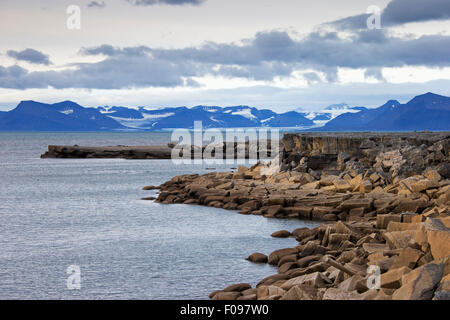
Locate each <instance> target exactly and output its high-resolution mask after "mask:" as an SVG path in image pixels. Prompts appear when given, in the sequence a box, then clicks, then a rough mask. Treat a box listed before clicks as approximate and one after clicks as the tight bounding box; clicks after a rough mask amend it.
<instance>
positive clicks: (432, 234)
mask: <svg viewBox="0 0 450 320" xmlns="http://www.w3.org/2000/svg"><path fill="white" fill-rule="evenodd" d="M414 239H415V241H416V242H417V243H418V244H419V245H421V246H428V245H429V246H430V249H431V254H432V255H433V258H434V259H439V258H442V257H446V256H449V255H450V229H449V228H447V227H446V226H445V224H444V223H442V221H441V220H439V219H433V218H427V220H426V221H425V222H422V223H421V224H420V226H419V228H418V230H417V231H416V233H415V237H414Z"/></svg>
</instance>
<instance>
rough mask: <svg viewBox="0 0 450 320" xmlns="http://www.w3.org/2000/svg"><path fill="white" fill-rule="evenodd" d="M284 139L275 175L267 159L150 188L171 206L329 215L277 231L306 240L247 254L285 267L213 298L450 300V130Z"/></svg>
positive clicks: (269, 215)
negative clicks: (314, 223)
mask: <svg viewBox="0 0 450 320" xmlns="http://www.w3.org/2000/svg"><path fill="white" fill-rule="evenodd" d="M281 142H282V145H283V148H282V149H283V150H282V152H281V157H282V161H281V165H280V167H279V170H278V171H277V172H276V173H274V174H273V175H270V176H269V175H264V174H262V172H263V171H262V169H265V168H267V167H268V166H270V164H262V163H258V164H256V165H254V166H253V167H251V168H246V167H239V169H238V170H237V172H222V173H215V172H213V173H208V174H205V175H201V176H200V175H182V176H177V177H174V178H173V179H171V180H170V181H168V182H166V183H164V184H162V185H161V186H158V187H151V186H150V187H146V189H153V188H157V189H159V190H160V193H159V194H158V197H157V199H156V201H157V202H160V203H163V204H172V203H185V204H197V205H206V206H212V207H217V208H224V209H228V210H237V211H238V212H239V213H241V214H253V215H262V216H264V217H266V218H281V219H288V218H290V219H314V220H322V221H324V224H322V225H321V226H319V227H316V228H314V229H307V228H301V229H296V230H293V231H292V232H289V231H286V230H282V231H280V232H276V233H275V234H273V236H275V237H289V236H291V237H295V239H296V240H297V241H298V245H297V246H295V247H293V248H282V249H280V250H276V251H275V252H272V253H270V254H268V255H266V254H264V253H254V254H251V255H250V256H249V257H248V258H247V259H248V260H249V261H252V262H255V263H269V264H271V265H273V266H276V267H277V268H278V269H277V273H276V274H274V275H272V276H269V277H267V278H265V279H262V280H261V281H260V282H259V284H258V285H257V286H256V287H255V288H252V287H251V286H250V285H249V284H246V283H239V284H234V285H231V286H228V287H227V288H225V289H223V290H217V291H214V292H212V293H211V294H210V298H211V299H214V300H256V299H257V300H266V299H269V300H278V299H281V300H305V299H306V300H310V299H312V300H321V299H324V300H341V299H352V300H362V299H376V300H387V299H395V300H397V299H399V300H401V299H408V300H410V299H435V300H442V299H450V180H449V179H450V165H449V160H450V154H449V152H450V134H445V133H439V134H428V133H422V134H419V133H417V134H416V133H414V134H384V135H381V134H380V135H369V134H367V135H364V134H363V135H360V136H358V135H357V134H353V135H348V136H342V135H341V136H332V135H326V134H325V135H321V134H316V135H311V134H310V135H304V134H286V135H285V136H284V137H283V139H282V141H281ZM264 172H265V171H264ZM369 267H370V268H369ZM376 272H379V273H380V274H379V276H377V274H376ZM378 285H379V286H378Z"/></svg>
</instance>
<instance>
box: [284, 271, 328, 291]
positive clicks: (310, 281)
mask: <svg viewBox="0 0 450 320" xmlns="http://www.w3.org/2000/svg"><path fill="white" fill-rule="evenodd" d="M303 284H307V285H310V286H314V287H323V286H325V285H327V284H331V280H330V279H328V278H327V277H326V276H324V275H323V274H322V273H320V272H314V273H310V274H305V275H302V276H298V277H295V278H292V279H289V280H287V281H286V282H284V283H283V284H282V285H281V288H283V289H284V290H289V289H291V288H292V287H293V286H298V285H303Z"/></svg>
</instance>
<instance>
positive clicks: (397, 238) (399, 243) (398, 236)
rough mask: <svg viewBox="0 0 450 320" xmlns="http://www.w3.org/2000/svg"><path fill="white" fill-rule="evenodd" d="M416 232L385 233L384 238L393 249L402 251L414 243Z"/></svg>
mask: <svg viewBox="0 0 450 320" xmlns="http://www.w3.org/2000/svg"><path fill="white" fill-rule="evenodd" d="M415 233H416V231H415V230H405V231H392V232H384V233H383V238H384V239H386V243H387V244H388V245H389V247H390V248H391V249H402V248H406V247H408V246H409V244H410V243H414V236H415Z"/></svg>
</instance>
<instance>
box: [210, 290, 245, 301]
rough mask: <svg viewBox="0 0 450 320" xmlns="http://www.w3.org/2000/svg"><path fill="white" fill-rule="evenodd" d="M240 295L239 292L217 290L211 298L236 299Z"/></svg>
mask: <svg viewBox="0 0 450 320" xmlns="http://www.w3.org/2000/svg"><path fill="white" fill-rule="evenodd" d="M240 296H241V293H240V292H223V291H222V292H218V293H216V294H215V295H214V297H213V298H212V300H236V299H237V298H239V297H240Z"/></svg>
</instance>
